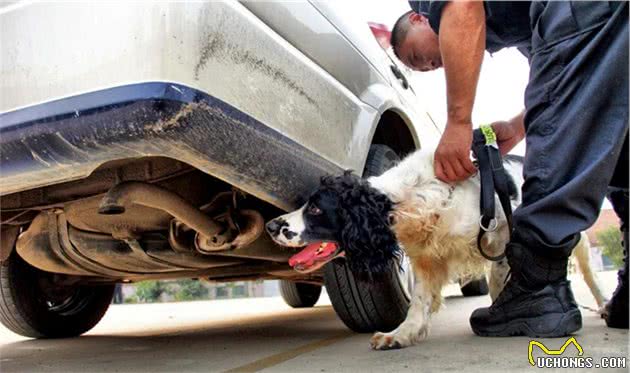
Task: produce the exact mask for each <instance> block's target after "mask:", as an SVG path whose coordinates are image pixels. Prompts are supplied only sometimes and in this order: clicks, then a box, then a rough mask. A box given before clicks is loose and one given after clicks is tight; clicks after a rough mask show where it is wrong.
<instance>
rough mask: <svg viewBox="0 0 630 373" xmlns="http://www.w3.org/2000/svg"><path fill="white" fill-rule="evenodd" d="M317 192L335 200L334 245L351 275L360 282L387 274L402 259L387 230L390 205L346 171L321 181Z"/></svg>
mask: <svg viewBox="0 0 630 373" xmlns="http://www.w3.org/2000/svg"><path fill="white" fill-rule="evenodd" d="M318 192H321V193H323V194H324V195H332V196H335V197H336V198H337V199H338V201H337V214H338V216H339V221H340V223H341V227H340V230H339V232H338V241H339V243H340V245H341V247H342V248H343V249H344V250H345V252H346V258H347V262H348V265H349V266H350V269H351V270H352V272H354V273H355V275H357V276H358V277H359V279H361V280H363V281H374V280H375V279H376V278H377V277H382V276H383V275H386V274H388V273H390V272H391V270H392V268H395V263H396V262H397V259H398V260H399V259H400V258H401V256H402V250H401V248H400V246H399V245H398V242H397V240H396V236H395V235H394V232H393V231H392V230H391V228H390V219H389V216H390V213H391V211H392V209H393V207H394V204H393V203H392V201H391V200H390V199H389V198H388V197H387V196H385V195H384V194H383V193H381V192H379V191H378V190H376V189H374V188H372V187H371V186H370V185H369V184H368V183H367V182H366V181H365V180H363V179H361V178H359V177H357V176H355V175H352V174H351V172H350V171H346V172H345V173H344V174H343V175H342V176H336V177H333V176H327V177H323V178H322V180H321V188H320V190H319V191H318Z"/></svg>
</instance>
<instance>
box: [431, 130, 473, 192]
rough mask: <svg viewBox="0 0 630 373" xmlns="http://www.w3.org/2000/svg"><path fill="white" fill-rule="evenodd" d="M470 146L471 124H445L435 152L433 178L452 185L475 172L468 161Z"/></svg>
mask: <svg viewBox="0 0 630 373" xmlns="http://www.w3.org/2000/svg"><path fill="white" fill-rule="evenodd" d="M471 145H472V124H471V123H447V124H446V128H445V129H444V133H443V134H442V138H441V139H440V144H439V145H438V147H437V149H436V150H435V155H434V163H433V166H434V169H435V176H436V177H437V178H438V179H440V180H442V181H444V182H446V183H454V182H457V181H461V180H465V179H467V178H469V177H470V176H471V175H473V174H474V173H475V172H477V169H476V168H475V165H473V163H472V161H471V160H470V148H471Z"/></svg>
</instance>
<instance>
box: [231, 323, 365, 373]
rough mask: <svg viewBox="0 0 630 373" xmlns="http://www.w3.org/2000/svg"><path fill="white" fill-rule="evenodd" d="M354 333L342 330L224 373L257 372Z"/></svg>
mask: <svg viewBox="0 0 630 373" xmlns="http://www.w3.org/2000/svg"><path fill="white" fill-rule="evenodd" d="M353 334H354V333H352V332H349V331H348V332H344V333H342V334H337V335H335V336H332V337H330V338H325V339H321V340H319V341H316V342H312V343H309V344H306V345H304V346H300V347H297V348H293V349H291V350H287V351H284V352H280V353H277V354H275V355H271V356H268V357H265V358H262V359H259V360H256V361H253V362H251V363H249V364H245V365H241V366H240V367H236V368H232V369H229V370H226V371H225V373H253V372H258V371H261V370H263V369H267V368H270V367H273V366H275V365H278V364H282V363H284V362H285V361H288V360H291V359H293V358H295V357H297V356H299V355H302V354H305V353H307V352H311V351H315V350H317V349H319V348H322V347H326V346H329V345H331V344H334V343H336V342H339V341H340V340H342V339H345V338H348V337H349V336H351V335H353Z"/></svg>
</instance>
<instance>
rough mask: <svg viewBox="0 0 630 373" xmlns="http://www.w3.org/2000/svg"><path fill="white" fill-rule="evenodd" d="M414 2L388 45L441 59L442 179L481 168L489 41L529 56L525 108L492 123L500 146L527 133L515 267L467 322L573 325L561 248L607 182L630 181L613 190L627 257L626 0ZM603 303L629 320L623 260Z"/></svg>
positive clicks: (511, 251)
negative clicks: (475, 118) (479, 95)
mask: <svg viewBox="0 0 630 373" xmlns="http://www.w3.org/2000/svg"><path fill="white" fill-rule="evenodd" d="M410 4H411V7H412V9H413V11H411V12H408V13H406V14H404V15H403V16H402V17H401V18H400V19H399V20H398V22H397V23H396V25H395V27H394V30H393V31H392V37H391V39H392V40H391V44H392V46H393V48H394V53H395V54H396V55H397V56H398V57H399V58H400V60H401V61H402V62H403V63H404V64H405V65H407V66H409V67H411V68H412V69H414V70H419V71H428V70H433V69H437V68H439V67H444V72H445V76H446V86H447V111H448V119H447V123H446V127H445V129H444V133H443V134H442V138H441V140H440V143H439V145H438V147H437V149H436V153H435V159H434V167H435V174H436V176H437V177H438V178H439V179H441V180H442V181H445V182H449V183H453V182H458V181H460V180H464V179H466V178H467V177H469V176H470V175H472V174H473V173H474V172H475V171H476V170H475V167H474V166H473V164H472V162H471V160H470V148H471V142H472V123H471V116H472V108H473V104H474V99H475V91H476V88H477V81H478V79H479V72H480V69H481V63H482V60H483V55H484V49H485V50H488V51H489V52H495V51H497V50H499V49H501V48H505V47H517V48H519V50H520V51H521V52H522V53H523V54H525V55H526V56H527V58H528V60H529V64H530V77H529V83H528V86H527V89H526V92H525V111H524V112H523V113H521V114H519V115H517V116H516V117H514V118H512V119H511V120H509V121H506V122H497V123H493V124H492V127H493V129H494V131H495V132H496V135H497V139H498V145H499V148H500V150H501V153H503V154H505V153H507V152H508V151H510V150H511V149H512V148H513V147H514V146H515V145H516V144H517V143H518V142H519V141H521V140H522V139H523V138H526V142H527V153H526V156H525V164H524V177H525V183H524V185H523V190H522V200H523V203H522V205H521V206H520V207H519V208H518V209H516V211H515V212H514V218H513V223H514V230H513V232H512V239H511V241H510V243H509V244H508V245H507V247H506V255H507V258H508V262H509V263H510V266H511V269H512V274H511V277H510V279H509V281H508V283H507V284H506V286H505V288H504V290H503V291H502V292H501V294H500V295H499V297H498V298H497V299H496V300H495V301H494V302H493V304H492V305H491V306H490V307H489V308H481V309H477V310H475V311H474V312H473V314H472V316H471V318H470V323H471V327H472V329H473V331H474V332H475V333H476V334H478V335H484V336H510V335H528V336H538V337H560V336H565V335H568V334H571V333H573V332H575V331H577V330H578V329H580V328H581V327H582V318H581V314H580V312H579V310H578V308H577V305H576V303H575V300H574V298H573V294H572V292H571V288H570V285H569V282H568V281H567V279H566V276H567V273H566V271H567V262H568V257H569V255H570V253H571V250H572V249H573V248H574V246H575V245H576V243H577V241H578V239H579V233H580V232H581V231H583V230H585V229H587V228H588V227H589V226H591V225H592V224H593V223H594V222H595V220H596V218H597V216H598V215H599V210H600V207H601V204H602V202H603V199H604V198H605V196H606V191H607V188H608V187H609V185H611V183H612V185H613V186H616V187H620V188H623V189H624V190H625V201H624V199H623V198H617V199H612V201H613V204H615V210H617V211H619V210H624V211H626V212H625V215H623V214H622V215H621V216H620V218H621V219H622V221H623V222H624V224H623V226H624V227H625V237H626V239H625V240H624V241H625V247H626V253H625V255H626V264H625V267H627V255H628V253H627V246H628V240H627V237H628V236H627V227H628V224H627V219H628V216H627V207H625V208H623V206H620V204H621V205H623V204H625V205H626V206H627V204H628V199H627V195H628V194H627V189H628V158H627V153H628V145H627V141H628V140H627V138H628V3H627V2H553V1H552V2H544V3H536V2H533V3H526V2H438V1H426V2H415V1H412V2H410ZM620 156H622V157H621V158H620ZM620 201H621V202H620ZM608 310H609V314H608V316H607V319H606V322H607V324H608V325H609V326H611V327H623V328H628V273H627V270H626V271H625V272H623V270H622V271H620V276H619V286H618V288H617V290H616V291H615V294H614V296H613V298H612V300H611V301H610V303H609V305H608Z"/></svg>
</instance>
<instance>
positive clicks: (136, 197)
mask: <svg viewBox="0 0 630 373" xmlns="http://www.w3.org/2000/svg"><path fill="white" fill-rule="evenodd" d="M223 199H225V198H223ZM215 200H216V198H215ZM219 202H220V201H217V202H216V203H214V201H213V203H211V205H212V206H206V207H208V208H209V207H216V205H218V204H219ZM129 204H137V205H142V206H146V207H151V208H154V209H158V210H162V211H165V212H167V213H168V214H170V215H171V216H173V217H174V218H175V219H174V223H171V225H170V229H169V230H170V232H169V242H170V244H171V247H173V249H174V250H175V251H180V252H182V251H185V250H186V247H187V246H188V245H187V242H186V240H185V239H184V238H185V236H186V235H185V234H183V232H185V231H186V227H187V228H190V229H192V230H193V231H195V232H196V235H195V238H194V243H193V245H194V249H196V250H197V251H198V252H200V253H202V254H211V253H212V252H214V251H223V250H234V249H238V248H240V247H243V246H245V245H249V244H250V243H252V242H254V240H256V239H257V238H258V237H259V236H260V234H261V233H262V232H263V228H264V219H263V217H262V215H260V213H259V212H258V211H254V210H240V211H236V213H237V214H238V215H240V217H241V219H242V220H243V221H244V223H245V224H244V225H243V227H242V228H240V227H237V229H231V228H230V226H231V225H234V224H227V225H226V226H224V225H223V224H221V223H218V222H216V221H215V220H213V219H212V218H211V217H209V216H207V215H206V214H204V213H203V212H202V211H200V210H198V209H197V208H195V207H194V206H192V205H191V204H189V203H188V202H187V201H186V200H184V199H183V198H181V197H180V196H178V195H177V194H175V193H172V192H170V191H168V190H166V189H163V188H161V187H159V186H156V185H153V184H148V183H143V182H140V181H126V182H122V183H120V184H118V185H116V186H114V187H113V188H112V189H110V190H109V191H108V192H107V194H106V195H105V197H103V200H102V201H101V204H100V206H99V209H98V212H99V214H106V215H115V214H122V213H124V212H125V206H128V205H129ZM179 223H181V224H179ZM182 225H183V226H182ZM234 234H236V236H235V237H234ZM118 235H122V236H129V237H117V238H122V239H125V238H129V239H132V238H135V237H133V232H124V231H123V232H120V233H119V234H118ZM191 249H192V248H191Z"/></svg>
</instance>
